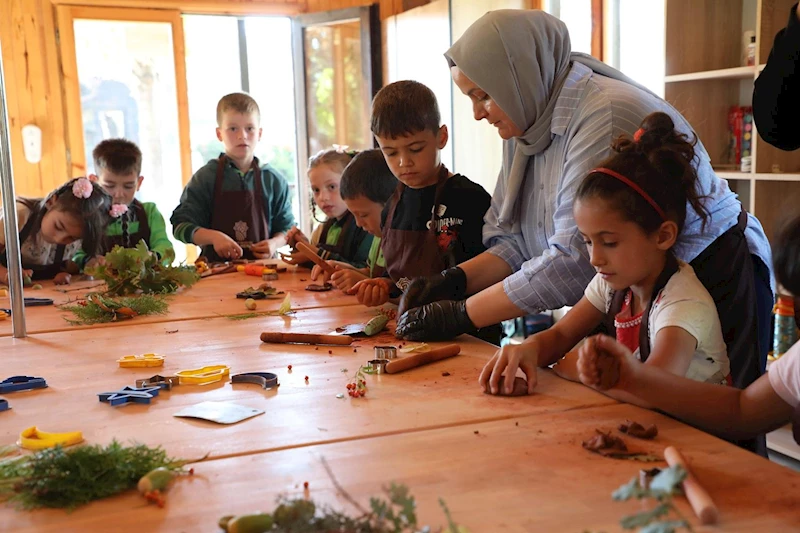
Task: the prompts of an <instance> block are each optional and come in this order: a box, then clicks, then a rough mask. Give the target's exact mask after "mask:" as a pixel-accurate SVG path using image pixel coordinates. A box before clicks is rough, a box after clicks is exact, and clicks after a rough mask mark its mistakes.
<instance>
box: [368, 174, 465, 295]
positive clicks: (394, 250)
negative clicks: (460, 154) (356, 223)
mask: <svg viewBox="0 0 800 533" xmlns="http://www.w3.org/2000/svg"><path fill="white" fill-rule="evenodd" d="M449 174H450V173H449V172H448V170H447V168H445V166H444V165H442V167H441V170H440V171H439V181H437V182H436V192H435V193H434V196H433V213H431V225H430V227H429V228H428V229H427V230H425V231H419V230H400V229H392V221H393V220H394V214H395V212H396V211H397V204H398V203H400V197H401V196H402V195H403V190H404V189H405V187H406V186H405V185H403V184H402V183H398V184H397V188H396V189H395V191H394V194H393V195H392V197H391V198H390V199H389V210H388V214H387V216H386V222H385V223H384V226H383V231H382V237H381V238H382V240H381V248H382V249H383V257H384V259H385V260H386V270H387V271H388V272H389V275H390V276H391V277H392V280H394V281H395V283H397V282H399V281H400V280H401V279H403V278H407V279H409V280H411V279H414V278H417V277H427V276H433V275H436V274H439V273H440V272H442V271H443V270H445V269H446V268H447V265H446V264H445V262H444V252H443V251H442V250H441V248H439V243H438V240H437V236H436V211H437V207H439V200H440V198H441V195H442V191H443V190H444V185H445V183H447V178H448V176H449ZM401 288H403V287H401Z"/></svg>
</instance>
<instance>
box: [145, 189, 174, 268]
mask: <svg viewBox="0 0 800 533" xmlns="http://www.w3.org/2000/svg"><path fill="white" fill-rule="evenodd" d="M144 211H145V213H146V214H147V223H148V225H149V226H150V251H152V252H155V253H157V254H158V258H159V259H160V260H161V261H162V262H165V261H166V260H168V259H169V258H174V257H175V250H174V249H173V248H172V242H171V241H170V240H169V237H168V236H167V224H166V223H165V222H164V217H163V216H162V215H161V212H160V211H159V210H158V207H156V204H154V203H151V202H147V203H145V204H144Z"/></svg>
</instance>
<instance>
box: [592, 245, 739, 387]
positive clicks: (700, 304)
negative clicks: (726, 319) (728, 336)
mask: <svg viewBox="0 0 800 533" xmlns="http://www.w3.org/2000/svg"><path fill="white" fill-rule="evenodd" d="M584 294H585V296H586V299H587V300H589V302H591V304H592V305H593V306H595V307H596V308H597V309H599V310H600V311H602V312H603V313H606V314H607V313H608V312H609V308H610V307H611V300H612V298H613V296H614V289H612V288H611V286H609V284H608V283H606V281H605V280H604V279H603V277H602V276H600V275H599V274H598V275H596V276H595V277H594V278H593V279H592V281H591V282H590V283H589V286H588V287H586V291H585V293H584ZM649 326H650V327H649V329H650V331H649V339H650V346H651V347H652V346H653V344H654V343H655V339H656V335H657V334H658V332H659V331H660V330H661V329H662V328H666V327H679V328H681V329H683V330H684V331H686V332H687V333H689V335H691V336H692V337H694V338H695V340H696V341H697V349H696V350H695V352H694V358H693V359H692V362H691V363H690V365H689V369H688V370H687V371H686V377H687V378H689V379H693V380H695V381H707V382H710V383H726V377H727V376H728V374H730V361H729V360H728V351H727V348H726V346H725V340H724V339H723V338H722V326H720V323H719V315H718V314H717V307H716V305H715V304H714V300H713V299H712V298H711V295H710V294H708V291H707V290H706V288H705V287H704V286H703V284H702V283H700V280H699V279H697V276H695V274H694V269H692V267H691V266H690V265H688V264H686V263H684V262H683V261H679V270H678V272H676V273H675V274H674V275H673V276H672V277H671V278H670V279H669V281H668V282H667V284H666V285H665V286H664V288H663V289H662V290H661V292H660V293H659V294H658V296H657V297H656V301H655V302H654V303H653V306H652V308H651V310H650V316H649ZM634 355H635V356H636V357H637V358H639V349H638V348H637V349H636V352H635V353H634Z"/></svg>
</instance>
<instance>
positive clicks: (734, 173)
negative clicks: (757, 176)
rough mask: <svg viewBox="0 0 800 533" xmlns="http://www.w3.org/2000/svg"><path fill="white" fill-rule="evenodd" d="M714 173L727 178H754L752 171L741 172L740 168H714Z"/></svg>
mask: <svg viewBox="0 0 800 533" xmlns="http://www.w3.org/2000/svg"><path fill="white" fill-rule="evenodd" d="M714 173H715V174H716V175H717V176H719V177H720V178H723V179H726V180H751V179H753V173H752V172H739V171H738V170H716V169H715V170H714Z"/></svg>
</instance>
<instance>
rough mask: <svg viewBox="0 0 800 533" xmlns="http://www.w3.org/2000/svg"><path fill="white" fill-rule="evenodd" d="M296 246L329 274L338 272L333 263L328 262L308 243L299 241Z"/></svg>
mask: <svg viewBox="0 0 800 533" xmlns="http://www.w3.org/2000/svg"><path fill="white" fill-rule="evenodd" d="M295 246H296V247H297V249H298V250H300V251H301V252H303V253H304V254H306V255H307V256H308V258H309V259H311V260H312V261H313V262H314V263H315V264H317V265H319V267H320V268H321V269H322V270H324V271H325V272H327V273H328V274H333V273H334V272H336V269H335V268H333V267H332V266H331V265H329V264H328V262H327V261H325V260H324V259H322V258H321V257H320V256H318V255H317V254H316V253H314V250H312V249H311V247H310V246H309V245H307V244H306V243H304V242H298V243H297V244H295Z"/></svg>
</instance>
